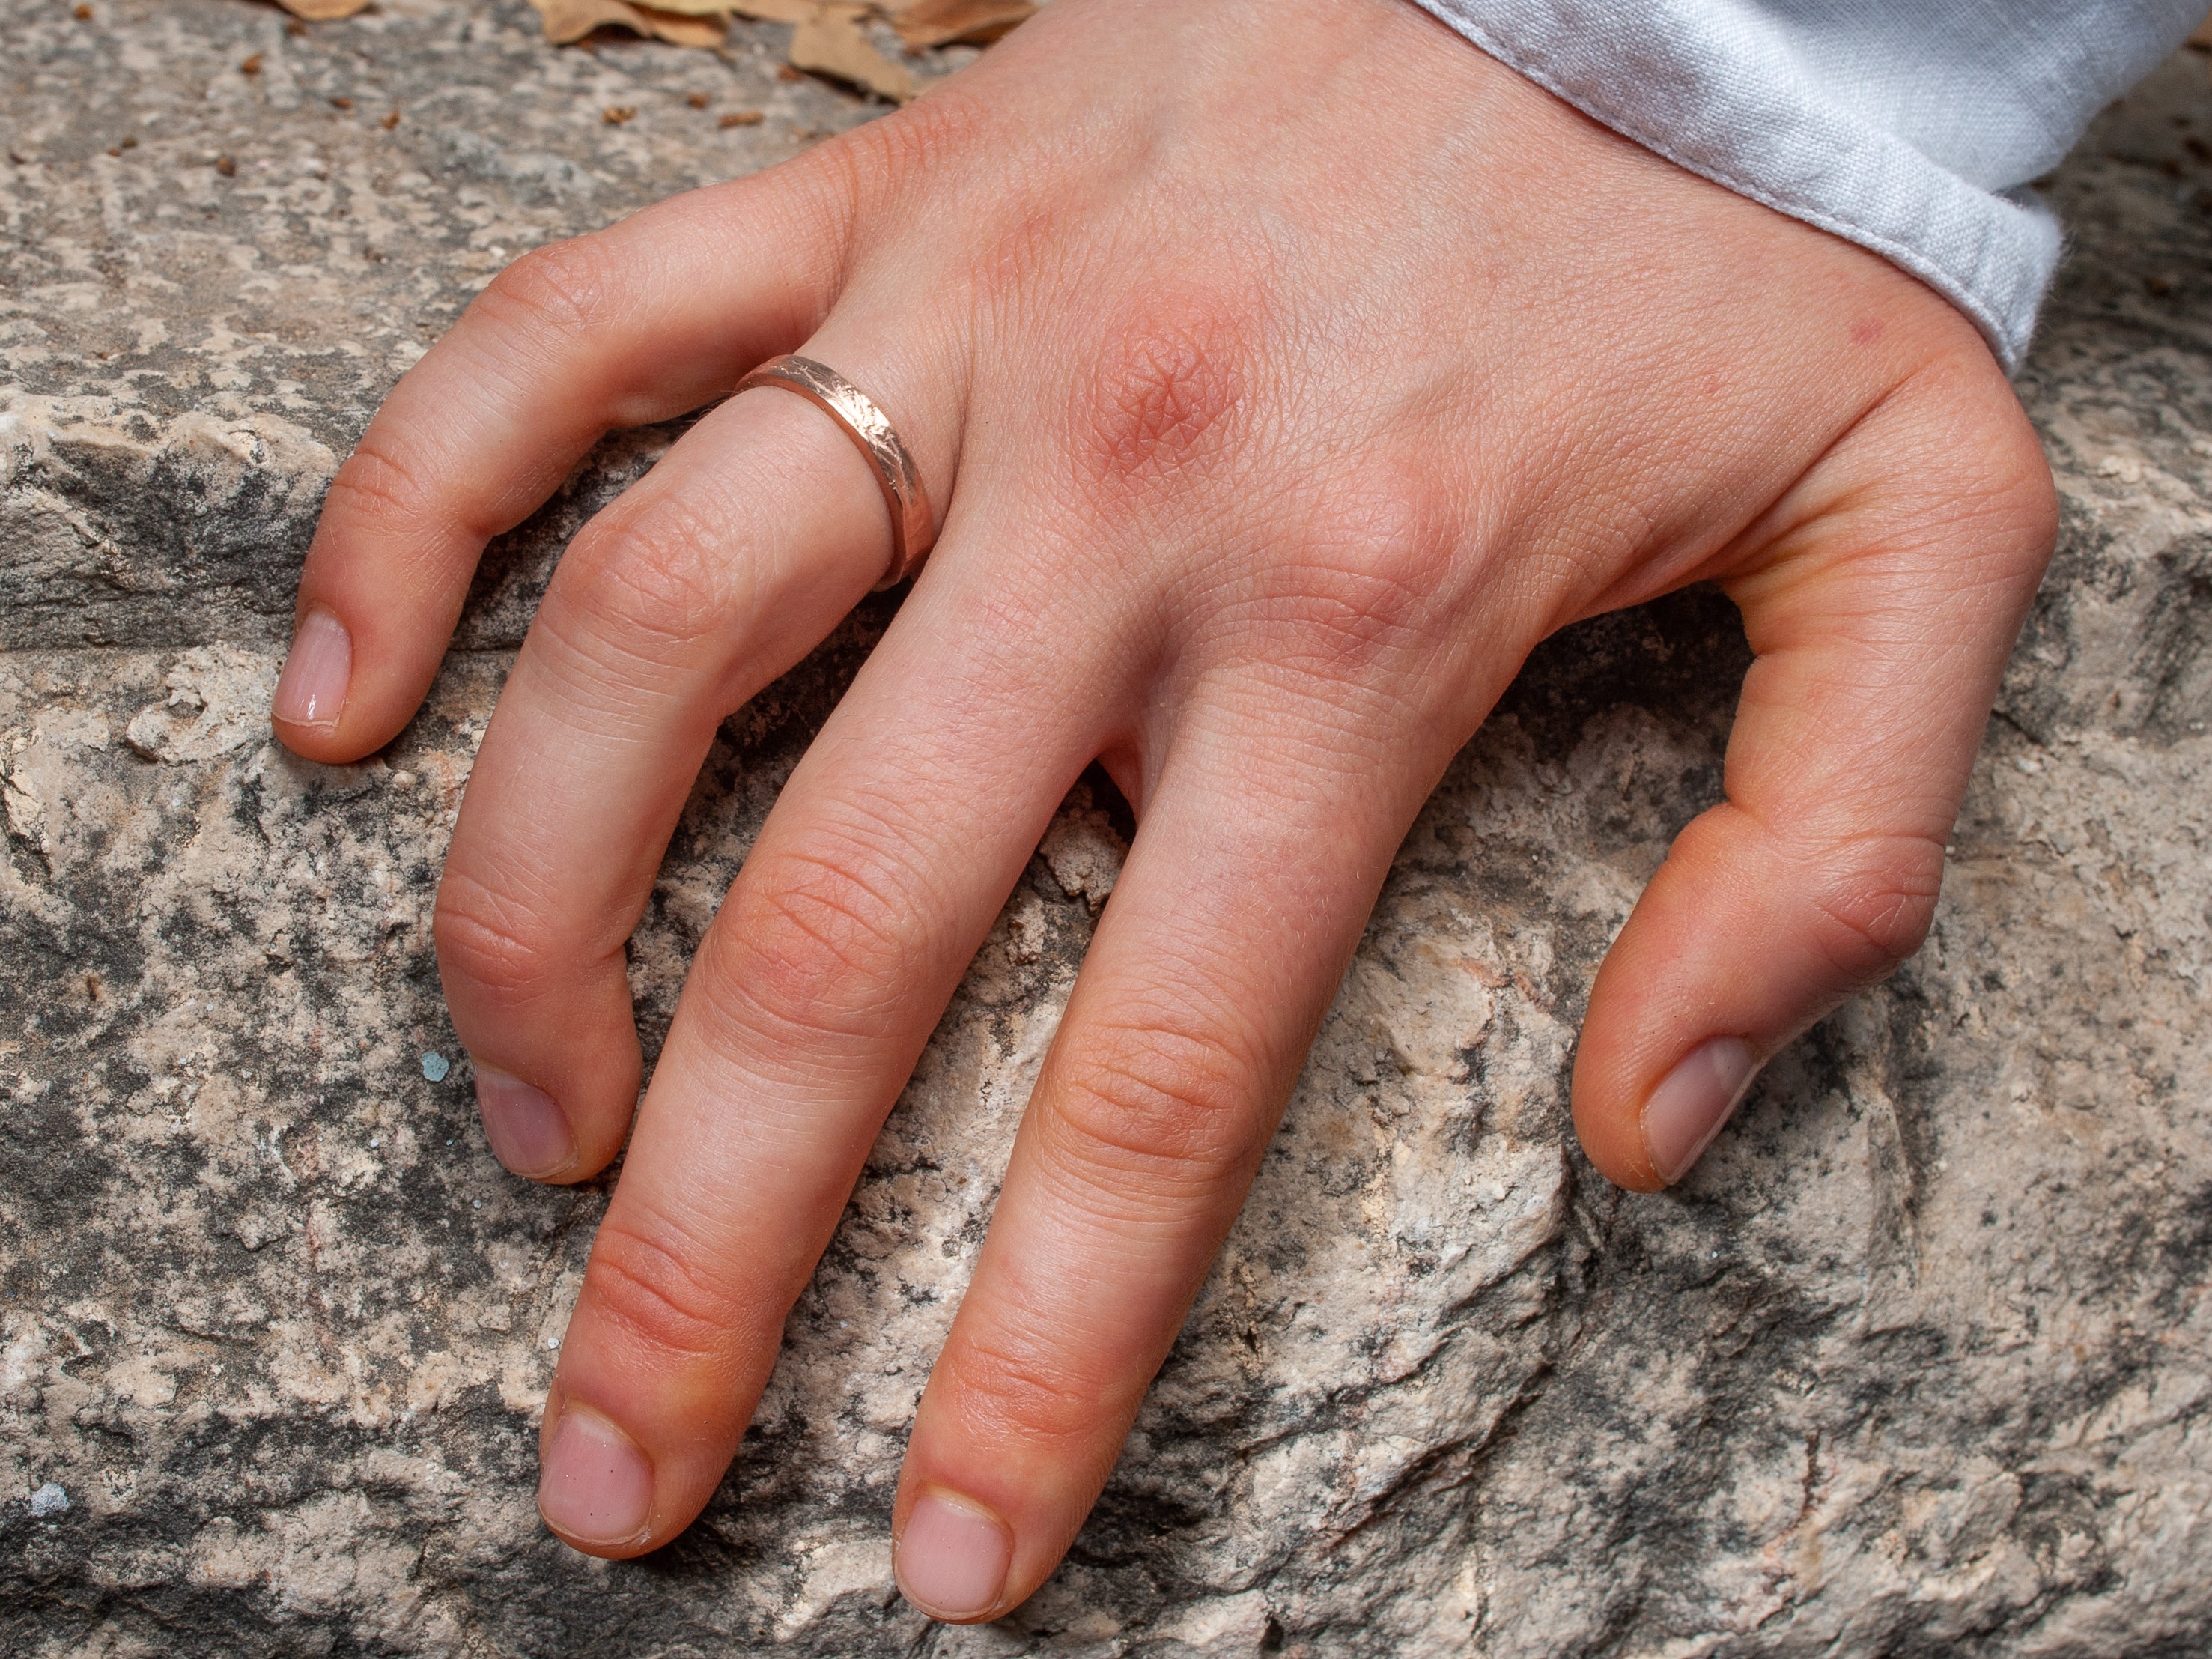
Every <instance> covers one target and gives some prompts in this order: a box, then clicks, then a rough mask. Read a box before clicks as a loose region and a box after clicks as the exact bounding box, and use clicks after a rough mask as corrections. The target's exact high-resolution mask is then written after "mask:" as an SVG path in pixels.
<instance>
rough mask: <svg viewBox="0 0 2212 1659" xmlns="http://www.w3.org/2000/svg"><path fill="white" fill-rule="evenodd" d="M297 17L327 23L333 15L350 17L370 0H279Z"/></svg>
mask: <svg viewBox="0 0 2212 1659" xmlns="http://www.w3.org/2000/svg"><path fill="white" fill-rule="evenodd" d="M277 3H279V4H280V5H282V6H283V8H284V9H285V10H286V11H289V12H290V13H291V14H292V15H293V16H295V17H304V18H306V19H307V21H309V22H311V23H326V22H328V21H330V20H331V18H333V17H350V16H352V15H354V13H356V12H357V11H359V10H360V9H362V7H363V6H365V5H367V4H368V0H277Z"/></svg>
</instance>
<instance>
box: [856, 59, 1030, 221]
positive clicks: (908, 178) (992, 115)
mask: <svg viewBox="0 0 2212 1659" xmlns="http://www.w3.org/2000/svg"><path fill="white" fill-rule="evenodd" d="M1002 120H1003V118H1002V117H1001V116H1000V114H999V113H998V112H997V111H995V110H994V108H993V107H992V106H990V105H989V104H988V103H987V102H986V101H985V100H981V99H979V98H975V97H972V96H970V95H969V94H968V93H967V92H966V91H964V90H963V88H957V87H944V88H938V89H937V90H935V91H933V92H932V93H931V94H930V95H929V96H928V97H927V98H921V99H917V100H915V101H914V102H913V103H911V104H908V105H907V106H905V107H904V108H903V109H901V110H899V111H897V112H895V113H893V114H891V115H889V116H886V117H884V118H883V119H881V120H878V121H869V122H866V123H864V124H862V125H860V126H857V127H854V128H851V129H850V130H848V131H847V132H845V133H844V134H843V135H842V137H840V138H839V140H838V142H837V143H835V144H830V145H824V146H823V149H822V152H821V154H822V156H823V161H824V162H834V163H835V164H836V166H837V167H840V169H841V170H842V171H843V172H844V173H845V174H846V175H847V179H848V186H847V188H848V195H849V199H850V200H851V201H852V202H853V204H854V207H855V209H856V210H857V211H858V213H861V214H865V213H868V212H870V211H872V210H881V209H882V208H884V206H886V205H888V204H890V202H892V201H895V200H896V199H898V198H899V197H901V196H902V194H904V193H905V192H906V191H908V189H909V188H910V187H911V186H912V185H915V184H920V183H922V182H924V181H926V180H928V179H933V177H935V176H936V173H937V171H938V169H939V168H940V167H942V165H943V164H944V162H945V158H946V157H947V156H950V155H972V154H975V153H978V152H988V151H989V150H990V149H993V148H994V143H993V140H994V132H995V130H996V129H997V128H998V127H999V126H1000V125H1001V122H1002Z"/></svg>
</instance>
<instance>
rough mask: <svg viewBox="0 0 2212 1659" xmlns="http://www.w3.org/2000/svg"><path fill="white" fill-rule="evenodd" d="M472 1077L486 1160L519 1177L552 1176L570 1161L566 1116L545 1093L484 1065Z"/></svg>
mask: <svg viewBox="0 0 2212 1659" xmlns="http://www.w3.org/2000/svg"><path fill="white" fill-rule="evenodd" d="M471 1066H472V1067H473V1069H474V1070H475V1072H476V1074H477V1113H478V1115H481V1116H482V1117H483V1127H484V1139H486V1140H489V1142H491V1150H492V1156H494V1157H495V1158H498V1159H499V1161H500V1162H501V1163H502V1164H506V1165H507V1168H508V1169H510V1170H513V1171H514V1172H515V1174H517V1175H519V1176H533V1177H535V1176H549V1175H557V1174H558V1173H559V1172H560V1171H562V1170H565V1169H567V1168H568V1166H569V1165H570V1164H574V1162H575V1161H576V1137H575V1134H574V1133H573V1132H572V1131H571V1130H570V1129H569V1127H568V1114H567V1113H566V1112H564V1111H562V1109H561V1103H560V1102H559V1101H557V1100H556V1099H554V1098H553V1097H552V1096H550V1095H549V1094H547V1093H546V1092H545V1091H544V1090H543V1089H540V1088H537V1087H534V1086H533V1085H530V1084H527V1083H525V1082H524V1081H523V1080H522V1079H520V1078H519V1077H513V1076H510V1075H509V1074H508V1073H505V1072H502V1071H499V1070H497V1069H495V1067H492V1066H477V1065H475V1062H473V1061H471Z"/></svg>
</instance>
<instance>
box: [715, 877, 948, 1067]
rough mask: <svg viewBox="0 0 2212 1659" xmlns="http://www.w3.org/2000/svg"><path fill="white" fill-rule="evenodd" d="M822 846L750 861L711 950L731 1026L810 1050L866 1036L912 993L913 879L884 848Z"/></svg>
mask: <svg viewBox="0 0 2212 1659" xmlns="http://www.w3.org/2000/svg"><path fill="white" fill-rule="evenodd" d="M813 841H814V845H813V846H812V847H811V848H810V849H809V850H808V851H807V852H805V853H804V854H800V853H795V852H791V851H784V852H780V853H778V854H774V855H773V856H772V857H771V858H770V859H769V860H767V861H764V862H763V864H762V865H761V866H759V867H758V868H756V867H754V866H750V865H749V866H747V868H746V871H745V873H744V877H742V878H740V880H739V882H738V886H737V888H736V889H735V890H733V891H732V895H731V902H730V905H729V907H728V908H729V911H730V916H729V925H728V926H726V927H724V926H719V925H718V926H717V927H715V928H714V931H713V932H712V933H709V934H708V939H707V942H706V945H704V946H702V958H703V963H702V965H703V966H704V968H705V969H706V971H705V974H704V975H703V976H702V988H703V989H704V990H705V992H706V994H707V999H708V1008H707V1010H706V1012H708V1015H709V1018H714V1020H715V1021H716V1023H717V1024H721V1025H723V1026H725V1027H726V1028H735V1029H736V1030H740V1031H742V1032H744V1033H745V1034H746V1035H748V1036H770V1037H773V1038H776V1039H779V1040H784V1041H790V1042H798V1043H802V1044H806V1043H813V1042H819V1041H821V1040H822V1039H823V1038H835V1039H845V1040H850V1039H858V1038H865V1037H868V1036H876V1035H879V1034H880V1033H881V1032H883V1031H884V1030H885V1029H887V1028H886V1022H885V1020H884V1013H885V1011H886V1009H887V1007H888V1006H890V1005H891V1004H893V1003H894V1002H896V1001H897V1000H900V999H902V997H904V996H905V995H907V994H909V990H910V987H909V983H908V981H909V978H910V974H909V970H910V969H911V968H912V967H913V966H914V963H913V956H914V951H915V947H914V946H913V945H910V944H909V942H908V927H909V919H910V918H911V917H912V916H913V915H915V909H916V906H915V903H914V902H912V901H911V899H910V898H909V895H911V894H912V893H913V892H914V890H915V882H914V881H913V879H912V878H911V877H910V876H909V875H908V872H907V871H906V870H905V868H904V866H902V864H900V863H899V862H898V860H896V859H895V858H893V857H890V856H889V855H887V854H884V852H883V851H882V850H881V849H879V848H874V847H870V846H866V845H863V844H859V843H856V842H854V841H852V840H850V839H848V840H846V841H844V842H839V841H837V840H836V839H835V838H833V837H832V836H829V835H828V834H820V835H817V836H815V837H813Z"/></svg>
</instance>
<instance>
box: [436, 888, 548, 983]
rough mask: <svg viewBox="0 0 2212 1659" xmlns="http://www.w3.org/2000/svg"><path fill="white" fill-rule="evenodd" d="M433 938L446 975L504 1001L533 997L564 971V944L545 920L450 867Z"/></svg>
mask: <svg viewBox="0 0 2212 1659" xmlns="http://www.w3.org/2000/svg"><path fill="white" fill-rule="evenodd" d="M431 935H432V937H433V938H434V939H435V940H436V942H437V946H438V970H439V972H440V973H441V975H444V976H445V977H446V978H447V979H448V980H449V981H453V980H459V981H466V982H468V983H469V984H471V985H473V986H476V987H478V988H480V989H483V990H487V991H490V992H493V993H495V994H499V995H501V996H504V997H526V996H529V995H530V994H532V993H534V992H537V991H539V990H541V989H544V987H546V985H547V983H548V981H550V980H552V979H553V978H554V977H555V976H556V974H557V973H558V972H559V971H560V963H561V959H562V948H561V941H560V940H559V939H558V937H557V936H556V933H555V930H554V929H553V927H551V926H550V924H549V923H548V922H547V921H546V919H545V918H544V915H542V914H540V913H539V912H538V910H536V909H535V908H532V906H530V905H529V904H527V903H526V902H522V901H521V900H520V899H517V898H516V897H514V896H512V895H510V894H507V893H503V892H501V891H498V890H495V889H494V888H492V887H490V886H489V885H487V884H484V883H483V882H482V881H479V880H477V879H476V878H474V877H471V876H470V875H468V874H467V873H466V872H463V871H460V870H458V869H456V868H454V867H453V866H450V865H449V866H447V871H446V876H445V879H444V880H442V881H441V882H440V883H439V884H438V902H437V908H436V910H435V912H434V913H433V915H432V917H431Z"/></svg>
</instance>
